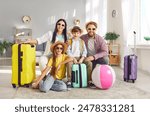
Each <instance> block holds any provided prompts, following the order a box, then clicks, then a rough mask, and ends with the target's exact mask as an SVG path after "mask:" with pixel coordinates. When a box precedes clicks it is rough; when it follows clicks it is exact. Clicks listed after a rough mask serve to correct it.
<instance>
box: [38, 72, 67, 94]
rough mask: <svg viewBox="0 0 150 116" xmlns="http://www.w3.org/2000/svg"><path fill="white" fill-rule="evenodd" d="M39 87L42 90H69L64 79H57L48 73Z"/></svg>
mask: <svg viewBox="0 0 150 116" xmlns="http://www.w3.org/2000/svg"><path fill="white" fill-rule="evenodd" d="M39 89H40V91H42V92H48V91H49V90H53V91H67V86H66V84H65V83H64V82H63V81H62V80H55V79H54V77H53V76H51V75H50V74H48V75H47V76H46V77H45V78H44V79H43V80H41V81H40V83H39Z"/></svg>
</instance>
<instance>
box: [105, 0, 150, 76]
mask: <svg viewBox="0 0 150 116" xmlns="http://www.w3.org/2000/svg"><path fill="white" fill-rule="evenodd" d="M121 2H122V1H121V0H108V20H107V22H108V26H107V27H108V31H115V32H116V33H119V34H120V37H119V39H118V43H120V45H121V49H120V53H121V64H120V66H121V67H122V68H123V63H124V59H123V58H124V55H125V54H126V53H130V52H132V50H131V49H130V48H129V47H127V46H126V45H125V44H126V38H124V36H123V22H122V9H121ZM114 9H115V10H117V13H118V14H117V16H116V17H115V18H112V16H111V12H112V10H114ZM137 56H138V69H140V70H143V71H146V72H148V73H150V61H149V59H150V49H141V48H140V49H137Z"/></svg>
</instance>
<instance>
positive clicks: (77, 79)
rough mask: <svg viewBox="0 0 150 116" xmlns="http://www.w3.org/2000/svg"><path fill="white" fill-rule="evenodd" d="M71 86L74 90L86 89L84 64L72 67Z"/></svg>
mask: <svg viewBox="0 0 150 116" xmlns="http://www.w3.org/2000/svg"><path fill="white" fill-rule="evenodd" d="M80 72H81V73H80ZM71 79H72V86H73V87H74V88H83V87H87V70H86V65H85V64H73V65H72V78H71Z"/></svg>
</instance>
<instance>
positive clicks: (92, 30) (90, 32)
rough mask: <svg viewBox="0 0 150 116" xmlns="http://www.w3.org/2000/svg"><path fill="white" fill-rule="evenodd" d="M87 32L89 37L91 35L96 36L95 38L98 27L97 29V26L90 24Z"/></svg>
mask: <svg viewBox="0 0 150 116" xmlns="http://www.w3.org/2000/svg"><path fill="white" fill-rule="evenodd" d="M86 30H87V32H88V35H89V36H90V37H94V36H95V34H96V27H95V25H93V24H89V25H88V26H87V28H86Z"/></svg>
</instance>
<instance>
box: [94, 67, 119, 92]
mask: <svg viewBox="0 0 150 116" xmlns="http://www.w3.org/2000/svg"><path fill="white" fill-rule="evenodd" d="M115 79H116V75H115V71H114V70H113V68H112V67H111V66H109V65H96V67H95V68H94V70H93V72H92V81H93V83H94V85H95V86H96V87H98V88H100V89H109V88H111V87H112V86H113V84H114V82H115Z"/></svg>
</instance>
